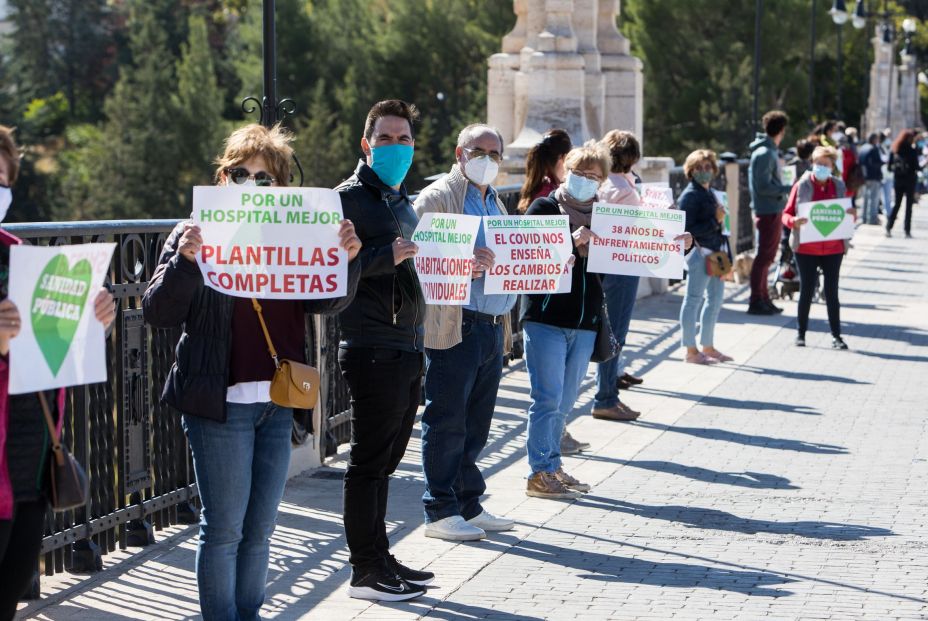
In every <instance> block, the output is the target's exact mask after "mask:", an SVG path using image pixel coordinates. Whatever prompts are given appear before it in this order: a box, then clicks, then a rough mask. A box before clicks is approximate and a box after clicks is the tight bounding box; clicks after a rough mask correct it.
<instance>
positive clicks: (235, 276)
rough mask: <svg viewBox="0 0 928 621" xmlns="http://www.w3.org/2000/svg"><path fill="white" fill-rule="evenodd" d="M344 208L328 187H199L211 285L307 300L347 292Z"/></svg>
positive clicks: (205, 270)
mask: <svg viewBox="0 0 928 621" xmlns="http://www.w3.org/2000/svg"><path fill="white" fill-rule="evenodd" d="M341 221H342V205H341V201H340V200H339V198H338V193H337V192H335V191H334V190H329V189H326V188H264V187H255V186H220V187H216V186H198V187H195V188H193V222H194V224H197V225H198V226H199V227H200V228H201V229H202V236H203V247H202V248H201V249H200V252H199V253H198V254H197V265H199V266H200V271H201V272H202V274H203V282H204V283H205V284H206V286H207V287H210V288H211V289H215V290H216V291H219V292H222V293H226V294H228V295H232V296H236V297H242V298H262V299H276V300H308V299H315V298H335V297H340V296H343V295H345V293H346V290H347V280H348V253H347V252H346V251H345V250H344V249H342V248H341V246H339V238H338V229H339V226H340V225H341Z"/></svg>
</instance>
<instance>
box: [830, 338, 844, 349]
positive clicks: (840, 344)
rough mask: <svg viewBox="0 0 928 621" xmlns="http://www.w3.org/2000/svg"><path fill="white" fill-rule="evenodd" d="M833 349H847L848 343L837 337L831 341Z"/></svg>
mask: <svg viewBox="0 0 928 621" xmlns="http://www.w3.org/2000/svg"><path fill="white" fill-rule="evenodd" d="M831 348H832V349H847V343H845V342H844V339H842V338H841V337H840V336H836V337H835V338H834V339H832V341H831Z"/></svg>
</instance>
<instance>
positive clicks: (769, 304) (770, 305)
mask: <svg viewBox="0 0 928 621" xmlns="http://www.w3.org/2000/svg"><path fill="white" fill-rule="evenodd" d="M764 304H766V305H767V307H768V308H769V309H770V310H772V311H773V312H774V313H777V314H780V313H782V312H783V309H782V308H780V307H779V306H776V305H774V303H773V302H771V301H770V300H764Z"/></svg>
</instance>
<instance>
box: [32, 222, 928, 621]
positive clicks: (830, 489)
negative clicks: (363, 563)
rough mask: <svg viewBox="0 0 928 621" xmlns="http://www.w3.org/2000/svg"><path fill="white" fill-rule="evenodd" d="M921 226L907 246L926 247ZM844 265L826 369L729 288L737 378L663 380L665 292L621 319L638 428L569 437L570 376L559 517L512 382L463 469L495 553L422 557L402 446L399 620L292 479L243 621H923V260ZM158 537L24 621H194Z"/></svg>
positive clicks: (316, 481)
mask: <svg viewBox="0 0 928 621" xmlns="http://www.w3.org/2000/svg"><path fill="white" fill-rule="evenodd" d="M924 209H925V204H923V205H922V206H921V208H920V209H919V210H918V212H917V217H916V219H915V222H916V223H915V230H916V232H919V231H928V217H925V215H924V214H923V213H921V212H923V210H924ZM922 235H923V236H928V233H922ZM898 236H901V231H899V232H898ZM854 245H855V248H854V249H853V250H852V252H851V253H850V254H849V255H848V257H847V258H846V264H845V266H844V269H843V271H842V290H841V297H842V300H843V305H842V319H843V325H844V331H845V338H846V340H847V341H848V344H849V345H850V347H851V351H848V352H840V351H833V350H831V349H830V340H831V339H830V337H829V336H828V334H827V323H826V322H825V308H824V305H823V304H815V305H814V306H813V309H812V317H813V322H812V326H811V330H812V331H810V334H809V337H808V341H809V346H808V347H807V348H805V349H797V348H795V347H794V346H793V344H792V341H793V338H794V329H795V319H794V317H795V303H794V302H785V303H784V305H785V307H786V312H785V313H784V316H782V317H773V318H766V317H763V318H756V317H750V316H748V315H746V314H745V313H744V310H745V308H746V292H745V290H744V288H743V287H737V286H734V285H731V286H730V287H729V289H728V291H727V294H728V296H729V298H728V300H727V301H726V305H725V307H724V309H723V312H722V316H721V319H720V323H719V326H718V329H717V343H716V344H717V346H718V347H719V348H720V349H721V350H722V351H725V352H726V353H728V354H730V355H732V356H734V357H735V359H736V361H737V363H735V364H728V365H720V366H718V367H713V368H703V367H696V366H694V365H686V364H684V363H683V362H682V356H681V353H680V350H679V347H678V345H679V328H678V325H677V323H676V315H677V312H678V311H679V306H680V292H679V291H675V292H671V293H668V294H665V295H661V296H655V297H652V298H648V299H646V300H643V301H642V302H640V303H639V305H638V306H637V307H636V317H635V319H636V320H635V321H634V322H633V326H632V329H633V333H632V335H631V344H630V350H631V355H630V357H631V368H632V369H633V370H635V371H637V372H644V373H645V374H646V375H645V379H646V381H645V383H644V384H643V385H642V386H641V387H639V388H636V389H634V390H632V391H629V392H627V393H623V399H625V400H626V401H627V402H628V403H629V404H630V405H631V406H632V407H635V408H636V409H641V410H642V411H643V412H644V414H643V416H642V418H641V419H640V420H639V421H638V422H636V423H632V424H625V423H609V422H605V421H597V420H594V419H593V418H592V417H591V416H589V410H590V407H591V401H592V393H593V371H594V367H593V366H592V365H591V367H590V371H591V373H590V375H589V376H588V377H587V381H586V383H585V384H584V392H583V395H582V396H581V399H580V402H579V403H578V407H577V409H576V410H575V412H574V414H573V416H572V422H571V427H570V428H571V431H572V433H573V434H574V435H575V436H576V437H578V438H581V439H584V440H588V441H590V442H592V444H593V447H592V450H591V451H590V452H589V453H587V454H584V455H583V456H581V457H577V458H573V457H572V458H568V459H567V462H566V469H567V470H568V471H569V472H571V473H572V474H574V475H576V476H577V477H578V478H580V479H581V480H583V481H585V482H589V483H592V484H594V488H593V491H592V492H590V493H589V494H587V495H586V496H584V497H583V498H582V499H581V500H578V501H573V502H557V501H549V500H541V499H534V498H527V497H526V496H525V495H524V491H523V490H524V486H525V482H524V477H525V475H526V474H527V472H526V471H527V465H526V462H525V455H524V434H525V427H526V414H525V409H526V407H527V405H528V379H527V376H526V374H525V371H524V365H523V364H522V363H521V362H519V363H517V364H513V365H512V366H511V367H510V369H509V370H508V371H507V373H506V375H505V378H504V384H503V387H502V389H501V391H500V399H499V402H498V407H497V417H496V420H495V422H494V426H493V430H492V433H491V438H490V444H489V446H488V448H487V450H486V451H485V454H484V457H483V459H482V464H483V467H484V469H485V472H486V473H487V474H488V475H489V493H490V495H489V497H488V500H487V502H486V505H487V508H488V509H489V510H491V511H493V512H496V513H501V514H505V515H508V516H510V517H512V518H514V519H515V520H517V522H518V525H517V528H516V529H515V530H514V531H511V532H509V533H502V534H497V535H493V536H491V537H490V538H489V539H487V540H485V541H482V542H478V543H472V544H471V543H469V544H451V543H448V542H442V541H438V540H433V539H426V538H424V537H423V535H422V532H423V526H422V521H423V519H422V511H421V502H420V500H419V499H420V497H421V493H422V477H421V468H420V465H419V442H418V437H417V436H416V437H414V438H413V440H412V442H411V443H410V448H409V451H408V452H407V455H406V459H405V460H404V462H403V464H402V465H401V467H400V470H399V472H398V473H397V475H398V476H397V479H396V481H395V482H394V483H393V484H392V485H391V501H390V512H389V515H388V517H389V519H390V520H391V523H390V525H391V529H392V540H393V541H394V542H395V544H394V552H395V554H396V555H397V556H398V557H399V558H400V559H401V560H402V561H403V562H404V563H407V564H409V565H412V566H422V567H428V568H429V569H431V570H433V571H435V572H436V574H438V578H437V580H436V584H435V586H434V588H431V589H430V590H429V592H428V594H427V595H426V596H425V597H423V598H420V599H419V600H416V601H413V602H409V603H405V604H392V605H379V604H371V603H368V602H363V601H357V600H352V599H350V598H348V597H347V596H346V595H345V593H344V587H345V586H346V583H347V580H348V577H349V570H348V569H347V567H346V565H345V563H346V560H347V550H346V548H345V541H344V536H343V532H342V526H341V517H340V503H341V480H340V478H341V473H342V470H343V468H344V459H343V457H342V458H340V459H338V460H335V461H334V462H333V463H332V464H331V466H330V467H326V468H323V469H321V470H319V471H316V472H315V473H312V474H309V475H304V476H302V477H299V478H296V479H294V480H292V481H291V482H290V484H289V485H288V488H287V493H286V497H285V501H284V503H283V504H282V505H281V513H280V520H279V526H278V529H277V532H276V534H275V536H274V540H273V545H272V561H271V571H270V579H271V580H272V583H271V585H270V588H269V596H268V602H267V605H266V607H265V609H264V611H263V614H264V616H266V618H269V619H288V620H289V619H320V620H326V621H328V620H337V621H340V620H342V619H374V620H378V621H379V620H386V619H390V620H392V619H417V618H422V617H425V618H428V619H446V620H453V621H465V620H473V619H505V620H517V619H518V620H539V619H552V620H561V619H575V618H577V619H584V620H597V619H615V620H633V619H678V618H680V619H842V620H844V619H868V620H870V619H879V620H884V619H928V519H926V517H925V514H924V511H925V507H926V506H928V489H926V481H928V430H926V418H928V416H926V415H928V381H926V378H928V259H926V256H925V254H926V253H925V250H926V247H928V246H926V242H925V239H924V238H920V239H914V240H904V239H899V238H893V239H885V238H884V237H883V236H882V229H880V228H878V227H862V228H861V229H859V232H858V235H857V238H856V239H855V241H854ZM417 429H418V428H417ZM416 433H417V434H418V430H417V432H416ZM167 536H168V538H166V535H165V534H164V533H162V534H159V541H160V543H159V544H158V545H157V546H154V547H152V548H150V549H147V550H145V551H143V552H142V553H140V554H137V555H135V556H133V557H125V556H122V557H120V555H118V554H117V555H111V557H109V558H107V560H106V567H107V568H106V570H105V571H104V572H103V573H101V574H96V575H93V576H90V577H84V576H67V575H65V576H61V577H55V578H46V579H45V581H44V582H43V589H45V591H46V599H44V600H42V601H41V602H37V603H32V604H30V605H29V606H28V608H27V609H26V610H25V611H24V613H23V618H35V619H50V620H66V619H80V620H81V621H97V620H113V619H185V618H195V616H196V612H197V603H196V582H195V577H194V573H193V559H194V552H195V541H196V539H195V533H194V532H193V530H191V529H190V528H180V527H178V528H175V529H174V531H172V533H168V534H167Z"/></svg>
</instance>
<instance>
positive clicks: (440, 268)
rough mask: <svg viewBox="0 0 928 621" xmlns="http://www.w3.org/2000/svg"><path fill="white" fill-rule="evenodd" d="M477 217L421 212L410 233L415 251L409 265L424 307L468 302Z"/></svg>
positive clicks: (477, 223) (456, 304)
mask: <svg viewBox="0 0 928 621" xmlns="http://www.w3.org/2000/svg"><path fill="white" fill-rule="evenodd" d="M479 226H480V217H479V216H466V215H463V214H462V215H458V214H442V213H424V214H422V218H421V219H420V220H419V224H418V226H416V230H415V232H414V233H413V234H412V241H414V242H416V245H417V246H418V247H419V251H418V252H417V253H416V256H415V258H414V259H413V263H414V264H415V266H416V273H417V274H418V275H419V284H421V285H422V294H423V295H424V296H425V302H426V304H440V305H452V306H461V305H464V304H467V303H468V302H470V281H471V275H472V274H473V263H472V260H473V258H474V242H475V241H477V228H478V227H479Z"/></svg>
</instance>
